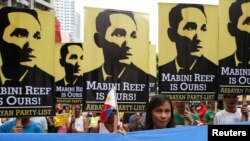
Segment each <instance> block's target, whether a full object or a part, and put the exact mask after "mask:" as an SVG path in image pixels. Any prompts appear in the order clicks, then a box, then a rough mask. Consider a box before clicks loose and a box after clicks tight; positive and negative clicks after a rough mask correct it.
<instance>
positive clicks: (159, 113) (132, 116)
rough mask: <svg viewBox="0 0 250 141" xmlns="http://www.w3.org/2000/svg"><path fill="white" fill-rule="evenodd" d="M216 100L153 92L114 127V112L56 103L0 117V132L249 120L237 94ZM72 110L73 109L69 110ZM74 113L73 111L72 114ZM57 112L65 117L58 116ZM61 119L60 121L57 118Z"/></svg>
mask: <svg viewBox="0 0 250 141" xmlns="http://www.w3.org/2000/svg"><path fill="white" fill-rule="evenodd" d="M215 103H216V102H204V101H201V102H199V105H196V106H193V105H190V102H180V101H175V102H171V100H169V99H168V98H167V97H166V96H163V95H156V96H154V97H152V99H151V100H150V102H149V104H148V105H147V110H146V112H136V113H129V112H128V113H119V114H120V116H119V117H121V118H120V121H119V123H118V128H117V130H115V129H114V121H115V120H114V115H115V114H114V113H112V114H111V115H110V116H109V118H108V119H107V120H106V122H105V123H102V122H101V121H100V116H99V115H100V113H97V112H82V107H81V105H62V104H57V105H56V116H54V117H30V118H29V117H27V118H21V120H20V121H21V124H20V125H18V124H17V119H16V118H0V133H21V132H23V133H43V132H44V133H113V132H115V131H116V132H119V133H122V134H126V133H127V132H133V131H141V130H153V129H162V128H176V127H182V126H201V125H208V124H230V123H235V122H242V121H249V120H250V118H249V116H248V115H249V108H248V105H243V106H241V107H240V108H238V107H237V105H238V96H237V95H224V96H223V105H224V108H223V109H219V108H217V105H216V104H215ZM73 111H74V112H73ZM73 113H74V114H73ZM60 115H65V116H66V119H65V120H63V122H62V119H61V120H60V117H59V116H60ZM58 121H61V122H60V124H58V123H57V122H58Z"/></svg>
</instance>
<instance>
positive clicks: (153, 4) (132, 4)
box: [75, 0, 219, 45]
mask: <svg viewBox="0 0 250 141" xmlns="http://www.w3.org/2000/svg"><path fill="white" fill-rule="evenodd" d="M158 2H167V3H197V4H212V5H218V4H219V0H76V1H75V3H76V10H77V11H78V12H79V13H81V15H82V17H81V18H82V20H81V21H82V25H83V20H84V17H83V7H84V6H88V7H96V8H111V9H120V10H129V11H134V12H143V13H149V24H150V35H149V39H150V41H151V43H152V44H156V45H157V44H158V26H157V25H158ZM82 28H83V27H82ZM81 31H83V29H82V30H81ZM81 36H82V39H83V35H81Z"/></svg>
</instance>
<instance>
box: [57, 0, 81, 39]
mask: <svg viewBox="0 0 250 141" xmlns="http://www.w3.org/2000/svg"><path fill="white" fill-rule="evenodd" d="M54 9H55V11H56V17H57V19H58V20H59V21H60V24H61V31H62V32H69V33H70V36H71V41H73V42H79V40H78V39H77V38H76V32H79V30H75V25H76V22H77V23H78V21H76V20H75V17H76V16H75V1H74V0H55V1H54ZM77 35H78V34H77Z"/></svg>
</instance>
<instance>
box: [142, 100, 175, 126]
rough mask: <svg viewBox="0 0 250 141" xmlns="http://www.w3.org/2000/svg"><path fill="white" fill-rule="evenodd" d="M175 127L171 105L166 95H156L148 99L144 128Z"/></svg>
mask: <svg viewBox="0 0 250 141" xmlns="http://www.w3.org/2000/svg"><path fill="white" fill-rule="evenodd" d="M170 127H175V122H174V114H173V106H172V103H171V101H170V99H168V98H167V97H166V96H163V95H156V96H154V97H152V99H151V100H150V102H149V104H148V106H147V110H146V120H145V129H146V130H150V129H162V128H170Z"/></svg>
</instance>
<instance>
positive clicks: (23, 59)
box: [3, 12, 41, 67]
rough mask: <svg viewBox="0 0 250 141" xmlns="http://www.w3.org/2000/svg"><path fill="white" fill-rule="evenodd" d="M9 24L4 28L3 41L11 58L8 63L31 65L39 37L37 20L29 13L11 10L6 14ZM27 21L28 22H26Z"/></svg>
mask: <svg viewBox="0 0 250 141" xmlns="http://www.w3.org/2000/svg"><path fill="white" fill-rule="evenodd" d="M8 20H9V22H10V24H9V25H8V26H7V27H6V28H5V30H4V33H3V41H5V42H6V44H7V45H6V46H4V47H3V48H5V51H6V53H7V54H8V55H6V56H11V58H8V59H6V60H10V61H9V63H10V65H11V63H12V64H13V63H14V64H15V65H17V66H18V65H23V66H29V67H33V66H34V65H35V63H34V59H35V58H36V55H35V49H36V47H37V46H38V44H39V40H40V39H41V27H40V24H39V22H38V21H37V20H36V19H35V18H34V17H33V16H32V15H30V14H27V13H20V12H12V13H9V14H8ZM27 21H28V23H29V24H27Z"/></svg>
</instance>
